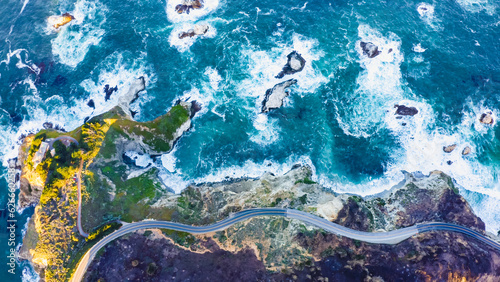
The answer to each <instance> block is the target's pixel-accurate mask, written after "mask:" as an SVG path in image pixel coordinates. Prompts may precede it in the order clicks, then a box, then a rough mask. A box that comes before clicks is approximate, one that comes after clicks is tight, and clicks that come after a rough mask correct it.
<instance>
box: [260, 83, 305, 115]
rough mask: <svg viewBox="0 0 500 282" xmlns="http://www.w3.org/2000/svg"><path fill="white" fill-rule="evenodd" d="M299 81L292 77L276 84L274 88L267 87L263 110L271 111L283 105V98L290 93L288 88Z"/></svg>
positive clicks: (264, 111)
mask: <svg viewBox="0 0 500 282" xmlns="http://www.w3.org/2000/svg"><path fill="white" fill-rule="evenodd" d="M295 83H297V80H296V79H290V80H287V81H284V82H281V83H278V84H276V85H275V86H274V87H273V88H272V89H267V91H266V97H265V98H264V101H262V112H263V113H266V112H269V110H270V109H276V108H279V107H281V106H282V105H283V99H285V97H286V96H288V95H289V92H288V91H287V88H288V87H290V86H291V85H294V84H295Z"/></svg>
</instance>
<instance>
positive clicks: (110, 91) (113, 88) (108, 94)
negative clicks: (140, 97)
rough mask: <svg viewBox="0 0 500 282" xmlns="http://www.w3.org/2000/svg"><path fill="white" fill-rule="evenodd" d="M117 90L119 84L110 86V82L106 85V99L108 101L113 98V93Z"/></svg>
mask: <svg viewBox="0 0 500 282" xmlns="http://www.w3.org/2000/svg"><path fill="white" fill-rule="evenodd" d="M116 91H118V86H115V87H109V84H106V85H104V94H105V96H104V101H108V100H109V99H110V98H111V94H113V92H116Z"/></svg>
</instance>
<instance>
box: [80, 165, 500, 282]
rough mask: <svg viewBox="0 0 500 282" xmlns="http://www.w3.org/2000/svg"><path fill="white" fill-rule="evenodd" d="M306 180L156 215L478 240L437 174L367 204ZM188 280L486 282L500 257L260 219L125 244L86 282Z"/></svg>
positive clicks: (188, 202)
mask: <svg viewBox="0 0 500 282" xmlns="http://www.w3.org/2000/svg"><path fill="white" fill-rule="evenodd" d="M310 177H311V172H310V170H309V169H308V168H307V167H298V168H295V169H293V170H292V171H290V172H288V173H287V174H285V175H282V176H274V175H271V174H265V175H264V176H262V177H261V178H260V179H242V180H236V181H231V182H225V183H213V184H203V185H199V186H192V187H189V188H187V189H186V190H184V191H183V192H182V193H181V194H180V195H177V196H173V195H172V196H169V197H164V198H161V199H159V200H158V201H157V202H156V203H155V204H154V205H153V206H154V207H155V208H157V209H163V210H169V211H170V212H168V214H169V216H168V218H164V219H168V220H173V221H177V222H183V223H186V224H193V225H203V224H210V223H213V222H215V221H217V220H220V219H223V218H226V217H227V216H229V215H230V214H231V213H232V212H236V211H239V210H242V209H245V208H251V207H269V206H276V207H284V208H294V209H299V210H304V211H307V212H310V213H313V214H316V215H319V216H323V217H325V218H328V219H329V220H332V221H333V222H336V223H338V224H341V225H344V226H347V227H349V228H352V229H356V230H363V231H371V232H376V231H389V230H394V229H398V228H401V227H405V226H410V225H413V224H415V223H419V222H425V221H440V222H450V223H456V224H460V225H463V226H467V227H470V228H472V229H475V230H477V231H478V232H481V233H484V223H483V222H482V221H481V220H480V219H479V218H478V217H477V216H475V215H474V213H473V212H472V210H471V208H470V206H469V205H468V204H467V202H466V201H465V200H464V199H463V198H462V197H461V196H460V195H459V194H458V190H457V189H456V188H455V187H454V185H453V181H452V179H451V178H450V177H449V176H447V175H445V174H443V173H441V172H439V171H435V172H432V173H431V174H430V175H429V176H421V175H420V176H418V177H417V176H416V175H415V174H409V173H406V174H405V179H404V181H402V182H401V183H400V185H398V186H397V187H394V188H393V189H391V190H390V191H388V192H386V193H383V194H381V195H378V196H377V197H367V198H362V197H358V196H353V195H345V194H341V195H336V194H334V193H331V192H330V191H328V190H325V189H323V188H322V187H321V186H320V185H318V184H316V183H314V182H313V181H311V180H310ZM165 258H168V259H165ZM242 265H244V267H243V266H242ZM243 268H244V269H243ZM110 269H113V270H112V271H110ZM265 270H267V271H265ZM193 277H199V278H201V277H203V278H208V279H219V278H221V279H222V278H223V279H227V280H229V279H243V280H260V279H264V280H276V281H278V280H283V279H294V280H296V279H299V280H311V279H313V280H315V281H327V280H329V281H365V280H375V281H397V280H402V279H410V280H411V281H435V280H461V279H467V280H469V279H472V280H475V279H484V280H485V281H488V280H491V279H493V280H494V279H498V278H499V277H500V254H498V253H497V251H495V250H493V249H491V248H489V247H487V246H483V245H482V244H480V243H479V242H477V241H474V240H473V239H471V238H470V237H466V236H463V235H459V234H452V233H447V232H431V233H424V234H419V235H417V236H414V237H412V238H410V239H408V240H406V241H404V242H402V243H400V244H397V245H380V244H368V243H364V242H359V241H356V240H351V239H348V238H344V237H340V236H337V235H333V234H329V233H326V232H324V231H322V230H319V229H316V228H312V227H309V226H305V225H304V224H302V223H301V222H299V221H295V220H287V219H283V218H273V217H263V218H254V219H251V220H249V221H247V222H242V223H239V224H236V225H234V226H233V227H230V228H229V229H227V230H225V231H221V232H215V233H213V234H207V235H202V236H193V235H190V234H186V233H182V232H172V231H168V230H150V231H144V230H143V231H138V232H136V233H133V234H129V235H126V236H125V237H123V238H120V239H118V240H116V241H115V242H113V243H110V244H109V245H108V246H107V247H106V248H105V251H104V252H103V254H102V256H101V257H98V258H96V259H95V260H94V262H93V263H92V265H91V266H90V268H89V271H88V273H87V276H86V280H87V281H95V280H97V279H104V281H107V280H109V279H117V278H118V279H125V278H126V279H138V280H141V281H157V280H176V281H181V280H184V279H187V278H193ZM493 280H492V281H493Z"/></svg>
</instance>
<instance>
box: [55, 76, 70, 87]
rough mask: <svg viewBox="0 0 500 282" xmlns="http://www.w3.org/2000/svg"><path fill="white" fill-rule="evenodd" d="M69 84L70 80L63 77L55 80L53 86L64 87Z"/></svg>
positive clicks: (57, 77)
mask: <svg viewBox="0 0 500 282" xmlns="http://www.w3.org/2000/svg"><path fill="white" fill-rule="evenodd" d="M67 82H68V79H67V78H66V77H64V76H62V75H58V76H56V79H54V82H52V86H62V85H65V84H66V83H67Z"/></svg>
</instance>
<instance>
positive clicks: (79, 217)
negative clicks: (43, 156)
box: [49, 135, 89, 238]
mask: <svg viewBox="0 0 500 282" xmlns="http://www.w3.org/2000/svg"><path fill="white" fill-rule="evenodd" d="M63 139H66V140H68V141H70V142H74V143H76V145H79V144H78V141H77V140H76V139H75V138H73V137H71V136H67V135H63V136H59V137H57V138H54V139H52V140H50V141H49V150H52V147H53V145H54V142H56V141H59V140H63ZM82 169H83V159H82V160H80V168H79V169H78V172H77V174H76V184H77V186H78V214H77V217H76V225H77V227H78V232H79V233H80V235H82V236H83V237H85V238H87V237H89V234H88V233H86V232H85V231H83V228H82V215H81V213H82V185H81V175H82Z"/></svg>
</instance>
